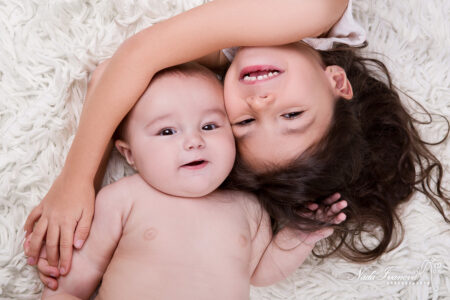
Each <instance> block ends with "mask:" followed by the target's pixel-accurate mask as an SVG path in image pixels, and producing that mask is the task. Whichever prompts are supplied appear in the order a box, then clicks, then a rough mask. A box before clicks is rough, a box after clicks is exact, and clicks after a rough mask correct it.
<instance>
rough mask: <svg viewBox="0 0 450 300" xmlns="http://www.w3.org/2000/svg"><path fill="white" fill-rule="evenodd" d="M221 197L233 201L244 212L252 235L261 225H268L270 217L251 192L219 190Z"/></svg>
mask: <svg viewBox="0 0 450 300" xmlns="http://www.w3.org/2000/svg"><path fill="white" fill-rule="evenodd" d="M221 193H223V194H222V197H227V198H228V199H231V200H232V201H235V202H236V204H237V205H239V206H240V208H241V209H242V210H243V211H244V212H245V214H246V216H247V219H248V221H249V225H250V229H251V232H252V237H253V236H254V235H255V234H256V233H257V231H258V230H259V229H260V227H261V226H263V227H265V226H268V224H269V225H270V217H269V215H268V214H267V211H266V210H265V209H264V207H263V206H262V204H261V203H260V201H259V200H258V198H257V197H256V196H255V195H254V194H251V193H246V192H241V191H230V190H225V191H221Z"/></svg>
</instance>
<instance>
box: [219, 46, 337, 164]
mask: <svg viewBox="0 0 450 300" xmlns="http://www.w3.org/2000/svg"><path fill="white" fill-rule="evenodd" d="M334 67H336V66H334ZM337 68H338V67H337ZM333 70H334V71H336V68H334V69H333V67H327V68H325V67H323V66H322V64H321V61H320V58H319V54H318V53H317V52H315V51H314V50H312V49H311V48H309V46H307V45H306V44H303V43H301V42H300V43H295V44H289V45H284V46H276V47H244V48H240V49H239V51H238V53H237V55H236V57H235V58H234V60H233V63H232V65H231V66H230V68H229V70H228V72H227V75H226V77H225V94H224V95H225V107H226V110H227V113H228V117H229V119H230V122H231V125H232V129H233V134H234V136H235V138H236V141H237V145H238V149H239V152H240V154H241V157H242V159H243V160H244V161H245V162H247V163H248V164H249V165H250V166H251V167H252V168H253V169H254V170H255V171H257V172H258V171H264V170H267V168H272V167H277V166H282V165H285V164H287V163H289V162H290V161H292V160H294V159H295V158H297V157H298V156H299V155H300V154H302V153H303V152H304V151H305V150H306V149H307V148H309V147H310V146H312V145H314V144H315V143H317V142H318V141H319V140H320V139H321V137H323V136H324V134H325V133H326V131H327V128H328V126H329V124H330V122H331V120H332V115H333V108H334V104H335V101H336V99H338V96H339V95H338V94H337V93H336V91H335V90H336V84H337V81H339V80H341V79H339V78H338V77H337V76H336V74H335V72H333ZM341 70H342V69H341ZM344 74H345V73H344ZM338 83H339V82H338Z"/></svg>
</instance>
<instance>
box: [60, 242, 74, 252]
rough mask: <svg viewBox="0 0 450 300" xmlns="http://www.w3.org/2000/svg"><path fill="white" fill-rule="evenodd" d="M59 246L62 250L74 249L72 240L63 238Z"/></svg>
mask: <svg viewBox="0 0 450 300" xmlns="http://www.w3.org/2000/svg"><path fill="white" fill-rule="evenodd" d="M59 248H60V249H61V250H71V249H72V241H69V240H62V241H61V243H60V244H59Z"/></svg>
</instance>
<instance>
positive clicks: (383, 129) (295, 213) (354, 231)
mask: <svg viewBox="0 0 450 300" xmlns="http://www.w3.org/2000/svg"><path fill="white" fill-rule="evenodd" d="M358 51H359V49H355V48H352V47H348V46H345V45H337V47H335V48H334V49H333V50H330V51H319V53H320V55H321V57H322V61H323V63H324V65H325V66H328V65H339V66H341V67H342V68H344V69H345V71H346V73H347V77H348V79H349V80H350V82H351V84H352V87H353V91H354V97H353V99H352V100H351V101H345V100H343V99H340V100H338V101H337V102H336V106H335V109H334V117H333V120H332V123H331V124H330V127H329V129H328V132H327V134H326V135H325V136H324V137H323V138H322V140H321V141H320V142H319V143H318V144H316V145H315V146H313V147H312V148H310V149H308V150H307V151H305V152H304V153H303V154H302V155H301V156H300V157H298V158H297V159H296V160H295V161H293V162H292V163H291V164H289V165H288V166H285V167H283V168H281V169H277V170H272V171H269V172H266V173H264V174H255V172H253V171H252V170H251V169H250V168H248V167H247V166H246V165H245V163H244V162H242V161H241V160H239V159H237V161H236V164H235V167H234V169H233V171H232V173H231V174H230V177H229V178H228V179H227V181H226V182H225V184H224V187H225V188H229V189H238V190H244V191H248V192H252V193H254V194H256V195H257V197H258V199H259V200H260V202H261V204H262V206H263V207H264V208H265V209H266V210H267V212H268V213H269V215H270V216H271V219H272V230H273V233H274V235H275V234H276V233H277V232H279V230H280V229H281V228H283V227H285V226H288V227H292V228H297V229H300V230H304V231H313V230H317V229H319V228H321V227H324V226H329V225H330V224H329V223H324V222H319V221H315V220H311V218H308V217H306V216H305V215H304V214H302V213H305V212H308V209H307V208H306V205H305V204H306V203H308V202H316V203H318V204H320V203H321V201H323V200H324V199H325V198H327V197H328V196H330V195H332V194H334V193H335V192H339V193H340V194H341V198H342V199H345V200H347V202H348V207H347V208H346V210H345V211H344V212H345V213H346V215H347V220H346V221H345V222H344V223H342V224H340V225H338V226H335V234H333V235H332V236H331V237H330V238H329V239H327V241H326V243H327V247H326V248H325V249H327V250H326V251H325V252H322V253H320V254H319V253H314V254H315V255H316V256H319V257H326V256H329V255H331V254H332V253H336V254H338V255H340V256H341V257H344V258H346V259H348V260H351V261H358V262H365V261H370V260H374V259H376V258H378V257H379V256H381V255H382V254H383V253H385V252H386V251H389V250H390V249H393V248H395V247H396V246H398V245H399V244H400V242H401V240H402V238H403V229H402V224H401V222H400V220H399V218H398V215H397V213H396V208H397V207H398V206H399V204H400V203H403V202H406V201H408V200H409V199H410V197H411V195H412V194H413V193H414V192H415V191H420V192H422V193H424V194H425V195H426V196H427V197H428V198H429V199H430V200H431V201H432V203H433V204H434V206H435V207H436V208H437V210H438V211H439V212H440V213H441V215H442V216H443V218H444V219H445V221H446V222H447V223H450V220H449V218H448V216H447V215H446V212H445V206H447V207H448V206H450V201H449V197H448V195H447V194H445V191H444V188H443V187H442V186H441V183H442V177H443V167H442V165H441V163H440V162H439V160H438V159H437V158H436V157H435V156H434V155H433V154H432V153H431V152H430V151H429V150H428V149H427V145H430V143H427V142H425V141H424V140H422V139H421V137H420V136H419V133H418V132H417V130H416V128H415V125H414V124H415V123H418V124H424V122H420V121H418V120H416V119H414V118H413V117H412V116H411V115H410V114H409V113H408V112H407V111H406V109H405V108H404V106H403V105H402V103H401V101H400V98H399V95H398V93H397V92H396V89H395V87H394V86H393V84H392V81H391V77H390V75H389V72H388V70H387V68H386V66H385V65H384V64H383V63H382V62H380V61H379V60H376V59H370V58H363V57H361V56H360V55H359V54H358ZM380 75H381V76H380ZM422 109H423V110H424V111H425V109H424V108H423V107H422ZM425 112H426V111H425ZM426 113H427V114H428V116H429V117H430V120H431V115H430V114H429V113H428V112H426ZM446 120H447V119H446ZM430 122H431V121H430ZM448 123H449V122H448V120H447V124H448ZM447 136H448V131H447V134H446V136H445V137H444V138H443V139H442V140H441V141H439V142H438V143H437V144H439V143H442V142H443V141H444V140H445V139H446V138H447ZM441 203H443V204H445V205H444V207H443V206H442V204H441ZM396 233H401V234H400V235H398V236H397V235H396ZM362 234H363V235H362ZM365 234H369V235H372V236H374V237H375V238H376V239H375V246H373V245H372V244H371V245H368V243H367V241H368V240H367V239H366V235H365ZM398 237H399V238H398ZM372 241H373V240H372Z"/></svg>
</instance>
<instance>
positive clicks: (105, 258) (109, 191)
mask: <svg viewBox="0 0 450 300" xmlns="http://www.w3.org/2000/svg"><path fill="white" fill-rule="evenodd" d="M120 187H121V186H120V185H117V184H111V185H108V186H106V187H104V188H103V189H102V190H101V191H100V192H99V194H98V195H97V198H96V201H95V215H94V220H93V222H92V228H91V233H90V235H89V238H88V239H87V240H86V244H85V245H84V247H83V248H82V249H81V250H75V251H74V254H73V264H72V269H71V271H70V272H69V273H68V274H67V276H62V277H60V278H59V279H58V289H57V290H56V291H52V290H50V289H48V288H47V287H46V288H45V290H44V293H43V295H42V299H49V298H50V297H51V296H54V295H60V296H61V297H62V296H63V295H64V294H66V296H64V297H69V296H68V295H72V296H76V297H78V298H81V299H88V298H89V296H90V295H91V294H92V293H93V292H94V291H95V288H96V287H97V285H98V283H99V282H100V280H101V278H102V276H103V274H104V272H105V270H106V268H107V266H108V264H109V262H110V260H111V257H112V255H113V253H114V250H115V249H116V246H117V244H118V242H119V239H120V237H121V235H122V226H123V223H124V220H126V216H127V215H128V212H129V211H130V206H131V205H130V204H129V201H126V198H125V197H123V196H122V195H123V194H124V193H123V190H121V189H120ZM67 294H68V295H67ZM61 297H56V299H66V298H64V297H63V298H61ZM50 299H55V298H53V297H52V298H50ZM68 299H69V298H68Z"/></svg>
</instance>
